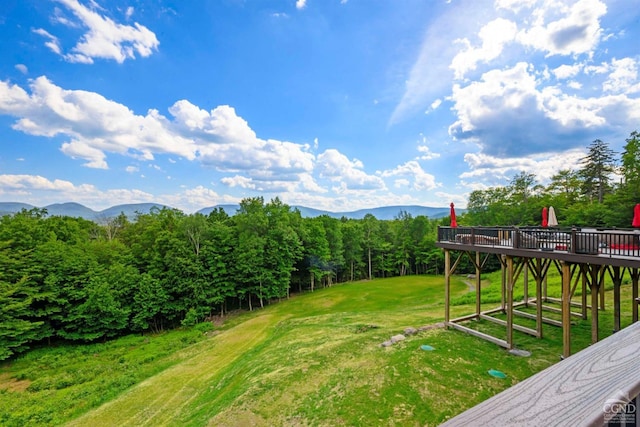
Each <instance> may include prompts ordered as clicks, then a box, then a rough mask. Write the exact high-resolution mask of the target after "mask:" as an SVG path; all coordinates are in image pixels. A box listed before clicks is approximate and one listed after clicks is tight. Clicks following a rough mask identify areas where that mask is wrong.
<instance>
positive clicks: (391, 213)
mask: <svg viewBox="0 0 640 427" xmlns="http://www.w3.org/2000/svg"><path fill="white" fill-rule="evenodd" d="M163 207H167V208H170V206H166V205H161V204H158V203H133V204H124V205H117V206H112V207H110V208H107V209H104V210H101V211H94V210H93V209H91V208H88V207H86V206H84V205H81V204H79V203H72V202H70V203H55V204H52V205H47V206H43V207H41V208H43V209H46V210H47V213H48V214H49V216H70V217H79V218H84V219H88V220H91V221H100V220H101V219H106V218H113V217H116V216H118V215H120V214H121V213H124V214H125V216H127V218H129V219H133V218H135V216H136V215H137V214H138V213H142V214H146V213H149V212H150V211H151V210H152V209H154V208H157V209H162V208H163ZM34 208H36V206H33V205H30V204H27V203H17V202H0V216H3V215H11V214H14V213H16V212H20V211H21V210H22V209H27V210H29V209H34ZM216 208H219V209H222V210H224V211H225V212H226V213H227V214H228V215H234V214H235V213H236V212H237V210H238V209H239V208H240V205H234V204H227V205H216V206H211V207H207V208H203V209H200V210H199V211H198V213H201V214H203V215H208V214H209V212H211V211H212V210H214V209H216ZM291 208H292V209H298V210H299V211H300V214H301V215H302V216H303V217H308V218H314V217H317V216H321V215H327V216H330V217H332V218H342V217H345V218H349V219H362V218H364V217H365V216H366V215H367V214H371V215H373V216H374V217H376V218H377V219H380V220H390V219H394V218H397V217H398V216H399V215H400V213H401V212H406V213H407V214H410V215H411V216H412V217H416V216H420V215H423V216H426V217H429V218H432V219H435V218H443V217H446V216H448V215H449V208H448V207H442V208H434V207H428V206H417V205H407V206H382V207H378V208H371V209H359V210H355V211H349V212H331V211H324V210H320V209H314V208H308V207H305V206H291ZM464 211H465V210H464V209H460V210H458V211H457V212H458V213H459V214H460V213H463V212H464Z"/></svg>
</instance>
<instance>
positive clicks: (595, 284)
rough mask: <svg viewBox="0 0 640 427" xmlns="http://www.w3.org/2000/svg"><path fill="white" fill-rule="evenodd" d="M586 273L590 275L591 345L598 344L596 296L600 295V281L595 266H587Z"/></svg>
mask: <svg viewBox="0 0 640 427" xmlns="http://www.w3.org/2000/svg"><path fill="white" fill-rule="evenodd" d="M587 272H589V273H590V275H591V344H595V343H597V342H598V335H599V334H598V328H599V325H598V323H599V322H598V294H600V279H599V277H598V271H597V267H596V266H595V265H587V271H585V272H584V274H587Z"/></svg>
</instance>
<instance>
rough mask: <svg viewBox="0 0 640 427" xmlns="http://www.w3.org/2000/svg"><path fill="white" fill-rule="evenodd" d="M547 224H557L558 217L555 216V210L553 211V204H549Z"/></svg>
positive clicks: (555, 225) (554, 225)
mask: <svg viewBox="0 0 640 427" xmlns="http://www.w3.org/2000/svg"><path fill="white" fill-rule="evenodd" d="M548 225H549V227H557V226H558V219H557V218H556V211H555V209H553V206H549V220H548Z"/></svg>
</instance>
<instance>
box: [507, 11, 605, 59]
mask: <svg viewBox="0 0 640 427" xmlns="http://www.w3.org/2000/svg"><path fill="white" fill-rule="evenodd" d="M606 12H607V6H606V5H605V4H604V3H603V2H602V1H600V0H578V1H576V2H574V3H573V4H571V5H567V4H566V3H565V2H553V1H550V2H544V3H543V5H542V6H540V7H538V8H535V9H534V10H533V11H532V12H531V15H532V17H533V18H534V22H533V24H532V25H531V26H530V27H529V28H526V29H523V30H521V31H520V32H519V33H518V35H517V39H518V41H519V42H520V43H522V44H523V45H525V46H529V47H533V48H535V49H537V50H540V51H542V52H546V53H547V55H549V56H550V55H575V54H587V55H589V56H590V55H591V54H592V52H593V50H594V49H595V47H596V46H597V44H598V43H599V41H600V38H601V36H602V28H600V17H602V16H603V15H604V14H605V13H606Z"/></svg>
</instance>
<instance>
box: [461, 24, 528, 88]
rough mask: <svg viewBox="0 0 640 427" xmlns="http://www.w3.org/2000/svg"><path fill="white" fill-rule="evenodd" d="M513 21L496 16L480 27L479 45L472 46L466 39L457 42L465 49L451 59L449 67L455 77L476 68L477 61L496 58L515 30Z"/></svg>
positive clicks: (462, 76) (514, 33)
mask: <svg viewBox="0 0 640 427" xmlns="http://www.w3.org/2000/svg"><path fill="white" fill-rule="evenodd" d="M517 29H518V28H517V26H516V24H515V23H514V22H512V21H509V20H507V19H504V18H497V19H494V20H493V21H491V22H489V23H488V24H486V25H485V26H484V27H482V28H481V29H480V32H479V33H478V36H479V37H480V40H482V44H481V46H480V47H472V46H471V43H470V42H469V40H468V39H466V38H465V39H462V40H460V41H459V43H462V44H464V45H465V46H466V49H465V50H463V51H462V52H459V53H458V54H457V55H456V56H455V57H454V58H453V60H452V61H451V66H450V67H451V69H453V71H454V78H455V79H458V80H459V79H463V78H464V76H465V74H466V73H467V72H469V71H472V70H475V69H476V64H477V63H478V62H485V63H486V62H489V61H491V60H492V59H495V58H497V57H498V56H499V55H500V54H501V53H502V49H503V47H504V45H505V44H507V43H508V42H511V41H512V40H513V39H514V38H515V36H516V31H517Z"/></svg>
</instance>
